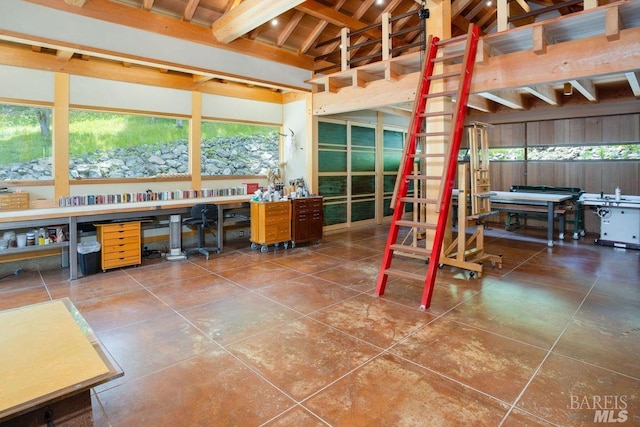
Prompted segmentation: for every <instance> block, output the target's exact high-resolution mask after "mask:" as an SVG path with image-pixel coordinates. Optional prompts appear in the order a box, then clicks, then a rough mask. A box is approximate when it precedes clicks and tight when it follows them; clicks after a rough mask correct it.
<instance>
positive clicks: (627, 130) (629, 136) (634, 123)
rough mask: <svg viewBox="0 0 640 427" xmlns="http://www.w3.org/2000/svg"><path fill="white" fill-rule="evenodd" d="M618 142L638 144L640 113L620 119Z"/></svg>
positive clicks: (639, 139)
mask: <svg viewBox="0 0 640 427" xmlns="http://www.w3.org/2000/svg"><path fill="white" fill-rule="evenodd" d="M620 140H621V141H623V142H630V141H635V142H640V113H639V114H628V115H626V116H621V117H620Z"/></svg>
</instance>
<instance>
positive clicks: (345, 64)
mask: <svg viewBox="0 0 640 427" xmlns="http://www.w3.org/2000/svg"><path fill="white" fill-rule="evenodd" d="M349 44H350V43H349V29H348V28H346V27H345V28H343V29H342V30H340V64H341V70H342V71H346V70H348V69H349V68H350V67H349V59H350V57H349Z"/></svg>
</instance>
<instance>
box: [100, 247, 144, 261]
mask: <svg viewBox="0 0 640 427" xmlns="http://www.w3.org/2000/svg"><path fill="white" fill-rule="evenodd" d="M139 258H140V250H138V249H127V250H123V251H113V252H108V253H105V254H103V256H102V259H103V260H104V262H109V261H113V260H130V261H137V260H139Z"/></svg>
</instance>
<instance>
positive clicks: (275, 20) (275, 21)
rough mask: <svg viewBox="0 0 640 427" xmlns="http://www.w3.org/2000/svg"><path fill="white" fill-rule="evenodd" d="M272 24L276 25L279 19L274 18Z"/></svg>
mask: <svg viewBox="0 0 640 427" xmlns="http://www.w3.org/2000/svg"><path fill="white" fill-rule="evenodd" d="M271 25H273V26H274V27H275V26H276V25H278V20H277V19H272V20H271Z"/></svg>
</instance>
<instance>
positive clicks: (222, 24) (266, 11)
mask: <svg viewBox="0 0 640 427" xmlns="http://www.w3.org/2000/svg"><path fill="white" fill-rule="evenodd" d="M303 2H304V0H270V1H269V7H265V4H264V1H263V0H245V1H243V2H242V3H240V4H239V5H238V6H236V7H235V8H234V9H232V10H230V11H229V12H227V13H225V14H224V15H222V17H220V18H219V19H217V20H216V21H215V22H214V23H213V24H212V25H211V31H212V32H213V35H214V36H215V37H216V39H218V41H219V42H221V43H229V42H232V41H234V40H235V39H237V38H238V37H240V36H242V35H243V34H247V33H248V32H250V31H251V30H253V29H255V28H257V27H259V26H260V25H262V24H264V23H265V22H268V21H270V20H272V19H273V18H275V17H276V16H279V15H281V14H283V13H284V12H286V11H288V10H291V9H293V8H294V7H296V6H298V5H299V4H300V3H303Z"/></svg>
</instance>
